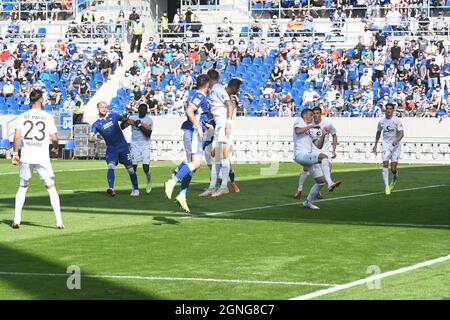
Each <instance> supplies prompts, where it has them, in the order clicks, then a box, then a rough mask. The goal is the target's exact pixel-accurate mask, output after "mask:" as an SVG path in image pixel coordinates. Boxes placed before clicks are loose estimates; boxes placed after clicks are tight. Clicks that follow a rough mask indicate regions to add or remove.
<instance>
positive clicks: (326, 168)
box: [293, 109, 341, 209]
mask: <svg viewBox="0 0 450 320" xmlns="http://www.w3.org/2000/svg"><path fill="white" fill-rule="evenodd" d="M312 118H313V112H312V110H311V109H304V110H303V111H302V113H301V117H300V118H298V119H297V120H296V121H295V123H294V130H293V139H294V161H295V162H297V163H298V164H300V165H302V166H304V167H307V168H308V171H310V172H312V173H313V177H314V178H315V179H316V184H314V186H313V187H312V188H311V191H310V193H309V195H308V197H307V199H306V201H305V202H304V203H303V206H304V207H305V208H311V209H318V207H317V206H315V205H313V204H312V201H313V200H314V199H315V198H316V197H317V194H318V193H319V192H320V189H322V187H323V185H324V183H320V181H319V180H317V179H318V178H319V177H320V174H319V173H318V171H317V170H315V168H314V165H315V164H318V163H320V168H321V169H322V173H323V177H324V179H325V182H326V183H327V184H328V191H333V190H335V189H336V188H337V187H339V186H340V185H341V181H337V182H333V180H332V179H331V173H330V164H329V163H330V161H329V157H328V155H327V154H326V153H323V152H322V151H320V150H319V149H318V148H317V147H315V146H314V143H313V140H316V139H315V137H314V138H313V137H312V134H311V129H319V128H320V124H314V123H313V121H312ZM324 134H328V131H327V129H326V128H325V131H324ZM323 138H324V137H322V138H321V139H323Z"/></svg>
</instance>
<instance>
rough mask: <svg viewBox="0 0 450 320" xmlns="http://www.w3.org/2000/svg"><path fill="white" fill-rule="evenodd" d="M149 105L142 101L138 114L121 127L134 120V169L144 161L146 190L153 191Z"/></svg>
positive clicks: (132, 146) (132, 153) (151, 121)
mask: <svg viewBox="0 0 450 320" xmlns="http://www.w3.org/2000/svg"><path fill="white" fill-rule="evenodd" d="M147 113H148V106H147V104H145V103H141V104H140V105H139V107H138V115H132V116H131V117H130V121H124V122H122V123H121V125H120V127H121V128H122V129H125V128H126V127H128V126H129V125H130V122H131V121H133V122H134V124H133V125H132V126H131V162H132V163H133V168H134V171H135V172H137V166H138V163H139V162H142V169H143V170H144V173H145V176H146V177H147V187H146V192H147V194H149V193H150V192H151V191H152V175H151V172H150V143H151V139H150V138H151V135H152V130H153V120H152V118H150V117H148V116H147Z"/></svg>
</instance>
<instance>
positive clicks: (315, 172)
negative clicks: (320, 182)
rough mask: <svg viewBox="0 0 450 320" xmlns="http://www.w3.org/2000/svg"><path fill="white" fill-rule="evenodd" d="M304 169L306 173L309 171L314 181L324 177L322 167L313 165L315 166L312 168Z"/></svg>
mask: <svg viewBox="0 0 450 320" xmlns="http://www.w3.org/2000/svg"><path fill="white" fill-rule="evenodd" d="M303 169H304V170H305V171H308V172H309V173H310V174H311V177H313V179H317V178H320V177H323V172H322V168H321V167H320V165H319V164H313V165H310V166H303Z"/></svg>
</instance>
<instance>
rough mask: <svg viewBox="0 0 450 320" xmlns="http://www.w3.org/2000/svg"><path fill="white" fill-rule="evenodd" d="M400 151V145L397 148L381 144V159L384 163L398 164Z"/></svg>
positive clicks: (390, 144) (389, 144) (388, 144)
mask: <svg viewBox="0 0 450 320" xmlns="http://www.w3.org/2000/svg"><path fill="white" fill-rule="evenodd" d="M400 151H401V148H400V144H397V145H395V146H393V145H392V143H382V144H381V157H382V159H383V161H389V160H391V162H398V159H399V158H400Z"/></svg>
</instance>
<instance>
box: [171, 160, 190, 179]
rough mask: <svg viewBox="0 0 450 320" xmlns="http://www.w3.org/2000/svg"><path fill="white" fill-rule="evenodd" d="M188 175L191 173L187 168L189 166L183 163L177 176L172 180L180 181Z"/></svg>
mask: <svg viewBox="0 0 450 320" xmlns="http://www.w3.org/2000/svg"><path fill="white" fill-rule="evenodd" d="M189 173H191V168H189V166H188V165H187V164H186V163H184V164H183V165H182V166H181V168H180V169H179V170H178V172H177V174H176V175H175V176H174V177H173V179H174V180H175V181H176V182H178V181H181V180H183V178H184V177H185V176H186V175H188V174H189Z"/></svg>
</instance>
